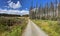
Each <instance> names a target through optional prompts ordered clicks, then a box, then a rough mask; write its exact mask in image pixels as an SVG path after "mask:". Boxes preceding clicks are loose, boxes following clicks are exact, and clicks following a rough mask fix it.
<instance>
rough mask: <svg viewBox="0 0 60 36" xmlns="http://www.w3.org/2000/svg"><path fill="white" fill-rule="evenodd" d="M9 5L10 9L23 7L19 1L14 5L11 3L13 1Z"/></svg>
mask: <svg viewBox="0 0 60 36" xmlns="http://www.w3.org/2000/svg"><path fill="white" fill-rule="evenodd" d="M7 3H8V5H9V7H10V8H13V9H16V8H20V7H21V4H20V2H19V1H17V3H14V2H11V0H10V1H8V2H7Z"/></svg>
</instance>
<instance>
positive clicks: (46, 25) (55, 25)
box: [32, 20, 60, 36]
mask: <svg viewBox="0 0 60 36" xmlns="http://www.w3.org/2000/svg"><path fill="white" fill-rule="evenodd" d="M32 21H33V22H35V23H36V25H38V26H39V27H40V28H41V29H42V30H43V31H45V32H46V33H47V34H48V35H49V36H60V22H57V21H51V20H32Z"/></svg>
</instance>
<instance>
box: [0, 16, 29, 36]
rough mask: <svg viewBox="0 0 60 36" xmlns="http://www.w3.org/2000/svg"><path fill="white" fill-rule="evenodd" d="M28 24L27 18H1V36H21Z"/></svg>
mask: <svg viewBox="0 0 60 36" xmlns="http://www.w3.org/2000/svg"><path fill="white" fill-rule="evenodd" d="M8 21H9V22H8ZM27 22H28V21H27V18H26V17H25V18H21V17H20V18H19V17H0V36H21V35H22V32H23V31H24V29H25V27H26V25H27Z"/></svg>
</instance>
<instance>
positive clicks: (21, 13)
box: [0, 9, 29, 15]
mask: <svg viewBox="0 0 60 36" xmlns="http://www.w3.org/2000/svg"><path fill="white" fill-rule="evenodd" d="M0 13H6V14H17V15H25V14H29V11H27V10H21V11H20V10H7V9H4V10H3V9H0Z"/></svg>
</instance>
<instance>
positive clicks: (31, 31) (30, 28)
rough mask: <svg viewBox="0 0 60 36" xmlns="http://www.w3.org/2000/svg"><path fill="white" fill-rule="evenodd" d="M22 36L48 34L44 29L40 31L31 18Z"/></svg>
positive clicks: (45, 35)
mask: <svg viewBox="0 0 60 36" xmlns="http://www.w3.org/2000/svg"><path fill="white" fill-rule="evenodd" d="M22 36H48V35H47V34H46V33H45V32H44V31H42V30H41V29H40V28H39V27H38V26H37V25H36V24H35V23H33V22H32V21H31V20H29V21H28V25H27V27H26V29H25V31H24V32H23V34H22Z"/></svg>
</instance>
